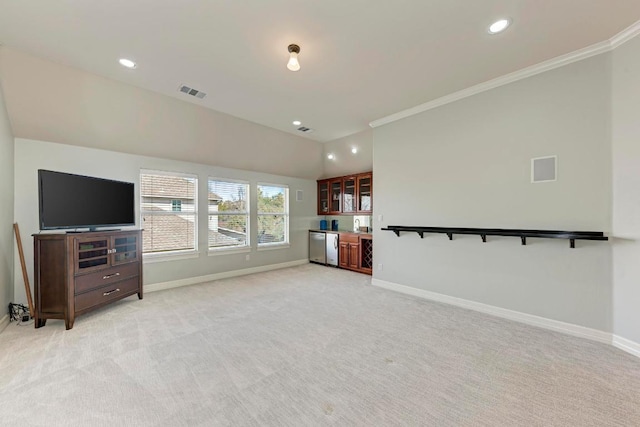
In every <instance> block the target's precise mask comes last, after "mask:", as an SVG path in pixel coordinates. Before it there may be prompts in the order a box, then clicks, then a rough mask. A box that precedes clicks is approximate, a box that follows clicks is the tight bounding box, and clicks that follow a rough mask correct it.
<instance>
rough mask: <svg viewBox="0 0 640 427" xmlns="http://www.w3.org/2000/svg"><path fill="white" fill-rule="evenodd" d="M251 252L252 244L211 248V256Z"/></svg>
mask: <svg viewBox="0 0 640 427" xmlns="http://www.w3.org/2000/svg"><path fill="white" fill-rule="evenodd" d="M250 252H251V247H250V246H240V247H233V246H231V247H219V248H209V254H208V255H209V256H218V255H233V254H248V253H250Z"/></svg>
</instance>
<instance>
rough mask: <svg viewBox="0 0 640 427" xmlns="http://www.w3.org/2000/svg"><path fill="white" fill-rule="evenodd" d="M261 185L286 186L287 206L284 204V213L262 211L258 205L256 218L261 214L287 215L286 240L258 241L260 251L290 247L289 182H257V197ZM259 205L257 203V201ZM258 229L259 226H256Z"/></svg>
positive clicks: (285, 222)
mask: <svg viewBox="0 0 640 427" xmlns="http://www.w3.org/2000/svg"><path fill="white" fill-rule="evenodd" d="M259 186H264V187H280V188H284V189H285V201H286V203H285V206H284V213H281V214H280V213H277V214H274V213H262V214H261V213H260V212H258V211H257V206H256V220H257V218H259V217H261V216H267V215H284V217H285V221H284V242H271V243H259V242H256V243H257V246H258V251H261V250H275V249H286V248H288V247H290V242H289V240H290V236H289V220H290V217H289V203H290V202H291V200H289V186H288V185H287V184H275V183H272V182H258V183H257V184H256V197H258V187H259ZM256 205H257V203H256ZM256 231H257V228H256ZM257 240H258V239H257V235H256V241H257Z"/></svg>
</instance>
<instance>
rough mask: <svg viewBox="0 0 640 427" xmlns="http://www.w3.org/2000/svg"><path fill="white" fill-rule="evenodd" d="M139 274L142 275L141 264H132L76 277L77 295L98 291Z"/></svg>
mask: <svg viewBox="0 0 640 427" xmlns="http://www.w3.org/2000/svg"><path fill="white" fill-rule="evenodd" d="M138 274H140V263H138V262H132V263H129V264H122V265H119V266H117V267H111V268H106V269H104V270H100V271H97V272H95V273H90V274H83V275H81V276H76V286H75V293H76V295H77V294H79V293H81V292H85V291H90V290H92V289H97V288H99V287H102V286H105V285H108V284H110V283H115V282H119V281H121V280H123V279H127V278H129V277H132V276H137V275H138Z"/></svg>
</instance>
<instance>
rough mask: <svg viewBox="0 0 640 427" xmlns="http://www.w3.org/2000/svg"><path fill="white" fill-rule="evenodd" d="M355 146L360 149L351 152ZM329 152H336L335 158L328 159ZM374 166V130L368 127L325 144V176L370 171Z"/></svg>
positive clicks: (330, 176)
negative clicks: (354, 152)
mask: <svg viewBox="0 0 640 427" xmlns="http://www.w3.org/2000/svg"><path fill="white" fill-rule="evenodd" d="M353 147H355V148H357V149H358V152H357V153H356V154H353V153H352V152H351V149H352V148H353ZM329 153H332V154H334V155H335V159H333V160H329V159H327V154H329ZM372 168H373V130H371V129H367V130H366V131H363V132H359V133H355V134H353V135H349V136H345V137H344V138H340V139H335V140H333V141H329V142H326V143H325V144H324V174H323V176H322V177H323V178H332V177H334V176H343V175H349V174H352V173H358V172H369V171H371V169H372Z"/></svg>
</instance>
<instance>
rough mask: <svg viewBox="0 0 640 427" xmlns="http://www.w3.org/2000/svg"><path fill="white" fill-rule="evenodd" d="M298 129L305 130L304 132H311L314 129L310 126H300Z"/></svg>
mask: <svg viewBox="0 0 640 427" xmlns="http://www.w3.org/2000/svg"><path fill="white" fill-rule="evenodd" d="M298 130H299V131H300V132H304V133H311V132H313V129H311V128H308V127H306V126H300V127H299V128H298Z"/></svg>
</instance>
